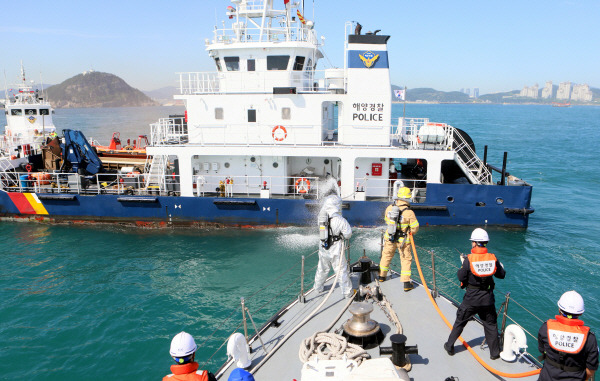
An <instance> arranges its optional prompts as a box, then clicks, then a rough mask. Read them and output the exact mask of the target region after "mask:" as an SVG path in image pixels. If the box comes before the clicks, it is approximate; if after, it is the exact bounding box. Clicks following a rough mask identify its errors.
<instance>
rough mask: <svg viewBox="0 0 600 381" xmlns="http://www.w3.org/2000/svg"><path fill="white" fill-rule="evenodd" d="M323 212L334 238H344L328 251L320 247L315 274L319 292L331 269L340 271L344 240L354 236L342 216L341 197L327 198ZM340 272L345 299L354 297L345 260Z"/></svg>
mask: <svg viewBox="0 0 600 381" xmlns="http://www.w3.org/2000/svg"><path fill="white" fill-rule="evenodd" d="M323 211H325V212H327V216H328V217H329V229H330V233H331V234H332V235H333V236H342V239H340V240H337V241H333V242H332V243H331V246H329V248H328V249H326V248H324V247H323V245H321V244H320V245H319V265H318V267H317V273H316V274H315V284H314V288H315V290H316V291H317V292H322V291H323V285H324V284H325V280H326V279H327V277H328V275H329V269H330V268H331V267H333V269H334V271H338V264H339V262H340V256H342V255H343V252H342V250H343V247H344V245H343V242H344V241H343V240H344V239H349V238H350V236H352V227H351V226H350V224H349V223H348V221H346V219H345V218H344V217H342V214H341V212H342V199H341V198H340V197H339V196H337V195H331V196H327V197H325V200H324V201H323V206H322V207H321V213H322V212H323ZM339 271H340V274H339V276H338V278H339V279H338V281H339V284H340V287H341V289H342V294H343V295H344V296H345V297H350V296H352V295H353V291H352V283H351V282H350V273H349V271H348V264H347V263H346V261H345V260H343V259H342V264H341V266H340V269H339Z"/></svg>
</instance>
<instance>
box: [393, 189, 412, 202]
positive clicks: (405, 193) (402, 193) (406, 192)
mask: <svg viewBox="0 0 600 381" xmlns="http://www.w3.org/2000/svg"><path fill="white" fill-rule="evenodd" d="M411 197H412V192H411V191H410V189H409V188H407V187H402V188H400V189H398V194H397V195H396V197H394V200H399V199H402V198H405V199H410V198H411Z"/></svg>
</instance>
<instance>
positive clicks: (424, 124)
mask: <svg viewBox="0 0 600 381" xmlns="http://www.w3.org/2000/svg"><path fill="white" fill-rule="evenodd" d="M452 129H453V127H451V126H449V125H447V124H445V123H432V122H430V121H429V118H404V117H400V118H398V125H397V126H396V127H395V128H392V141H396V142H398V144H400V145H404V146H406V147H407V148H410V149H429V150H446V149H448V148H449V147H451V146H452V133H451V132H450V131H451V130H452Z"/></svg>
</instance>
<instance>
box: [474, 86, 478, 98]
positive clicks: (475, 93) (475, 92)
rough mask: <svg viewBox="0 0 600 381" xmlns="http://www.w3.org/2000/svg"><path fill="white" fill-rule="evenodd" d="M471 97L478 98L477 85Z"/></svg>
mask: <svg viewBox="0 0 600 381" xmlns="http://www.w3.org/2000/svg"><path fill="white" fill-rule="evenodd" d="M473 98H479V87H476V88H474V89H473Z"/></svg>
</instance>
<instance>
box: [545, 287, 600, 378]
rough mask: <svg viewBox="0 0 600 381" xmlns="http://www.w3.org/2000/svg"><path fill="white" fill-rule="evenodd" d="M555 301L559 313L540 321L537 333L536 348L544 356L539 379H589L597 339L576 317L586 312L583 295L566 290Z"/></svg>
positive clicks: (595, 359) (595, 366) (594, 367)
mask: <svg viewBox="0 0 600 381" xmlns="http://www.w3.org/2000/svg"><path fill="white" fill-rule="evenodd" d="M557 304H558V312H559V315H556V316H555V318H554V319H550V320H548V321H547V322H545V323H544V324H542V326H541V327H540V331H539V332H538V349H539V350H540V352H541V353H542V356H543V358H544V359H545V361H544V367H543V368H542V371H541V372H540V378H539V380H542V381H549V380H573V381H575V380H582V381H583V380H587V379H589V378H592V377H593V376H594V373H595V372H596V370H597V369H598V342H597V341H596V335H594V333H593V332H591V331H590V328H589V327H586V326H585V325H584V324H583V321H582V320H579V316H580V315H581V314H582V313H583V311H585V307H584V304H583V298H582V297H581V295H579V294H578V293H577V292H575V291H567V292H565V293H564V294H563V295H562V296H561V297H560V300H559V301H558V303H557Z"/></svg>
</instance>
